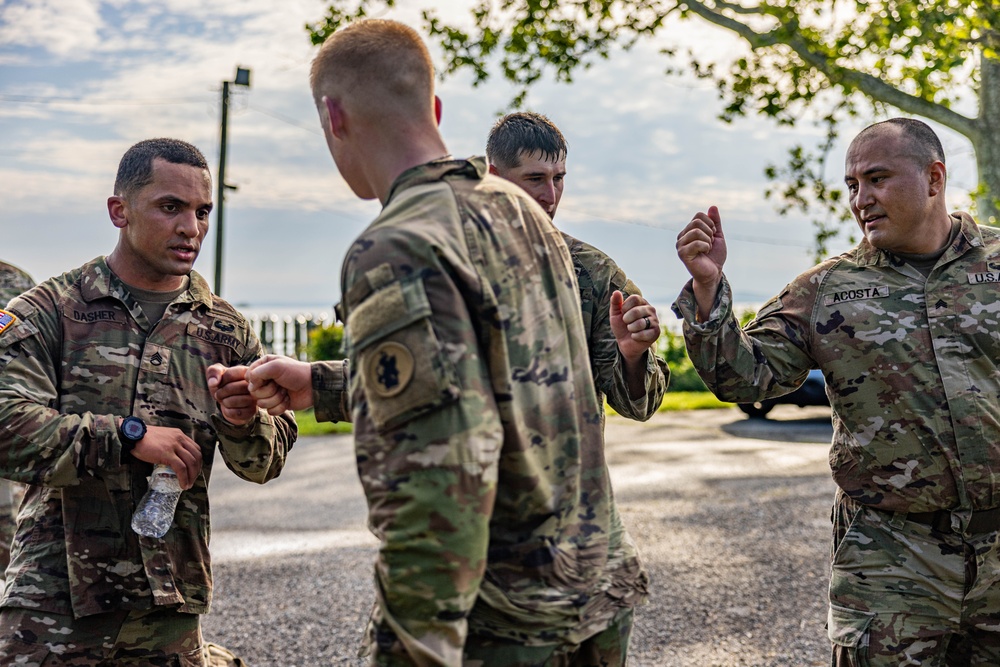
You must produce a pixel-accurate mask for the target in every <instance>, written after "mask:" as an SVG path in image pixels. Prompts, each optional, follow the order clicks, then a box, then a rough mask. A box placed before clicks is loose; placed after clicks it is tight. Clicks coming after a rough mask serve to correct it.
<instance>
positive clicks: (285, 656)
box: [203, 405, 834, 667]
mask: <svg viewBox="0 0 1000 667" xmlns="http://www.w3.org/2000/svg"><path fill="white" fill-rule="evenodd" d="M769 417H770V418H769V419H767V420H749V419H747V418H746V417H745V416H744V415H743V414H742V413H740V412H738V411H737V410H735V409H732V410H706V411H696V412H681V413H662V414H659V415H657V416H655V417H654V418H653V419H652V420H650V421H649V422H646V423H643V424H639V423H635V422H630V421H627V420H624V419H621V418H616V417H613V418H611V419H609V421H608V430H607V450H608V459H609V462H610V466H611V474H612V478H613V483H614V488H615V495H616V498H617V499H618V504H619V508H620V510H621V512H622V515H623V517H624V519H625V523H626V525H627V526H628V528H629V530H630V532H631V534H632V536H633V537H634V539H635V541H636V542H637V543H638V545H639V549H640V553H641V554H642V556H643V558H644V560H645V562H646V565H647V567H648V568H649V571H650V574H651V577H652V589H651V594H650V601H649V603H648V604H646V605H644V606H642V607H640V608H639V610H638V613H637V618H636V627H635V631H634V633H633V638H632V646H631V652H630V665H632V666H633V667H635V666H674V665H677V666H691V667H711V666H719V667H722V666H730V665H753V666H771V665H774V666H777V665H782V666H789V667H806V666H809V665H817V666H819V665H825V664H828V662H829V648H828V643H827V640H826V633H825V630H824V622H825V615H826V603H825V596H826V585H827V577H828V554H829V540H830V521H829V512H830V504H831V501H832V498H833V492H834V485H833V482H832V481H831V479H830V474H829V469H828V464H827V452H828V449H829V442H830V436H831V427H830V419H829V410H828V409H823V408H805V409H800V408H796V407H794V406H785V405H781V406H778V407H776V408H775V409H774V411H773V412H772V413H771V414H770V415H769ZM210 495H211V501H212V524H213V534H212V554H213V559H214V570H215V582H216V589H215V601H214V605H213V610H212V613H211V614H209V615H208V616H206V617H205V619H204V623H203V627H204V633H205V637H206V639H208V640H210V641H215V642H217V643H220V644H223V645H225V646H227V647H229V648H230V649H232V650H234V651H235V652H236V653H237V654H239V655H240V656H241V657H243V658H244V659H245V660H246V661H247V662H248V664H249V665H251V666H253V667H262V666H265V665H274V666H276V667H294V666H299V667H305V666H307V665H308V666H313V665H364V664H365V661H364V660H362V659H359V658H358V657H357V651H358V647H359V642H360V638H361V635H362V632H363V629H364V626H365V622H366V621H367V617H368V612H369V610H370V608H371V604H372V600H373V593H372V583H371V577H372V575H371V572H372V561H373V558H374V554H375V547H376V542H375V540H374V538H373V537H372V536H371V534H370V533H369V532H368V530H367V528H366V527H365V511H366V508H365V502H364V498H363V496H362V493H361V487H360V484H359V483H358V480H357V474H356V471H355V467H354V457H353V451H352V447H351V440H350V436H334V437H321V438H307V439H303V440H302V441H300V442H299V443H297V444H296V446H295V449H294V450H293V452H292V455H291V456H290V457H289V461H288V465H287V467H286V468H285V470H284V472H283V473H282V475H281V477H279V478H278V479H277V480H274V481H273V482H270V483H268V484H267V485H265V486H262V487H258V486H256V485H253V484H249V483H247V482H243V481H242V480H239V479H237V478H236V477H235V476H233V475H231V474H229V473H228V471H226V470H225V469H224V468H223V467H219V468H217V469H216V471H215V476H214V478H213V480H212V486H211V493H210Z"/></svg>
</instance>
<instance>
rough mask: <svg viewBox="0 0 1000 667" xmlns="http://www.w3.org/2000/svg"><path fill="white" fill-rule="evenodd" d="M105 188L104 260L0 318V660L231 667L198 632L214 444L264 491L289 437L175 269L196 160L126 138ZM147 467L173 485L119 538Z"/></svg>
mask: <svg viewBox="0 0 1000 667" xmlns="http://www.w3.org/2000/svg"><path fill="white" fill-rule="evenodd" d="M114 193H115V194H114V196H112V197H109V198H108V203H107V205H108V213H109V215H110V218H111V221H112V223H113V224H114V226H115V227H116V228H118V230H119V236H118V243H117V245H116V247H115V249H114V251H113V252H112V253H111V254H110V255H108V256H106V257H98V258H96V259H94V260H92V261H90V262H88V263H86V264H84V265H83V266H81V267H79V268H77V269H74V270H72V271H69V272H67V273H65V274H63V275H61V276H57V277H55V278H51V279H49V280H47V281H45V282H43V283H41V284H40V285H38V286H36V287H34V288H32V289H30V290H28V291H27V292H25V293H24V294H22V295H21V296H20V297H17V298H15V299H13V300H12V301H11V302H10V304H9V305H8V307H7V309H6V310H3V311H0V371H2V372H0V475H2V476H3V477H6V478H9V479H12V480H14V481H17V482H20V483H23V484H25V485H26V488H27V490H26V493H25V497H24V501H23V503H22V509H21V512H20V513H19V516H18V525H17V531H16V534H15V538H14V542H13V545H12V549H11V564H10V567H9V568H8V575H9V576H8V578H7V581H6V586H5V588H4V592H3V597H2V598H0V663H2V664H17V665H25V666H29V667H30V666H33V665H34V666H38V665H42V664H53V663H54V662H57V663H58V664H72V665H79V666H86V665H101V666H102V667H115V666H122V667H123V666H125V665H133V666H134V665H144V666H149V665H152V666H160V665H163V666H167V665H172V666H173V665H183V666H185V667H188V666H195V665H197V666H201V665H206V664H218V663H223V664H224V663H225V662H226V661H229V660H233V656H232V655H231V654H230V653H228V652H227V651H224V650H222V651H209V649H210V648H211V646H210V645H208V644H206V643H204V642H203V640H202V636H201V626H200V615H201V614H204V613H208V611H209V607H210V604H211V598H212V576H211V559H210V556H209V551H208V535H209V533H210V527H209V512H208V483H209V476H210V473H211V470H212V465H213V463H214V460H215V456H216V445H218V454H219V455H221V457H222V459H223V461H224V463H225V464H226V466H227V467H228V468H229V469H230V470H232V471H233V472H234V473H235V474H236V475H238V476H239V477H241V478H243V479H246V480H248V481H252V482H257V483H264V482H266V481H268V480H270V479H272V478H274V477H276V476H277V475H278V474H279V473H280V471H281V469H282V467H283V465H284V461H285V457H286V455H287V453H288V451H289V449H290V448H291V446H292V444H293V442H294V440H295V436H296V433H297V428H296V426H295V421H294V417H293V416H292V415H291V413H281V414H278V415H276V416H272V415H270V414H268V413H267V412H266V411H265V410H262V409H259V408H258V407H257V406H256V404H255V402H254V401H253V398H252V397H251V396H250V394H249V393H248V390H247V383H246V380H245V374H246V370H247V365H248V364H250V363H251V362H253V361H254V360H256V359H258V358H259V357H260V355H261V353H262V351H263V350H262V348H261V345H260V343H259V341H258V340H257V337H256V336H255V335H254V333H253V331H252V330H251V329H250V327H249V326H248V324H247V322H246V321H245V320H244V318H243V317H242V316H241V315H240V314H239V313H238V312H237V311H236V310H235V309H234V308H233V307H232V306H230V305H229V304H228V303H227V302H225V301H223V300H222V299H221V298H219V297H217V296H215V295H213V294H212V293H211V290H210V289H209V287H208V284H207V283H206V282H205V280H204V278H202V277H201V276H200V275H199V274H198V273H197V272H195V271H194V270H193V269H192V266H193V264H194V262H195V260H196V258H197V256H198V253H199V251H200V249H201V244H202V241H203V240H204V238H205V234H206V233H207V230H208V216H209V212H210V211H211V209H212V188H211V176H210V174H209V171H208V166H207V164H206V162H205V158H204V156H203V155H202V154H201V152H200V151H199V150H198V149H197V148H195V147H194V146H192V145H190V144H188V143H185V142H182V141H178V140H175V139H150V140H146V141H142V142H139V143H137V144H135V145H134V146H132V147H131V148H129V150H128V151H127V152H126V153H125V154H124V156H123V157H122V159H121V162H120V164H119V168H118V174H117V178H116V181H115V189H114ZM126 423H127V425H128V427H127V428H123V424H126ZM154 464H162V465H167V466H169V467H170V468H171V469H172V470H173V471H174V472H175V473H176V474H177V478H178V482H179V483H180V486H181V488H182V489H183V492H182V494H181V497H180V501H179V502H178V504H177V509H176V512H175V515H174V520H173V524H172V525H171V527H170V529H169V531H168V532H167V533H166V535H165V536H164V537H163V538H162V539H156V538H149V537H140V536H139V535H137V534H135V532H134V531H133V530H132V528H131V525H130V524H131V517H132V514H133V512H134V511H135V509H136V505H137V503H138V501H139V500H140V499H141V498H142V496H143V494H144V493H145V491H146V488H147V484H148V481H147V479H148V476H149V475H150V473H151V471H152V468H153V465H154ZM233 662H234V664H239V663H238V661H235V660H234V661H233Z"/></svg>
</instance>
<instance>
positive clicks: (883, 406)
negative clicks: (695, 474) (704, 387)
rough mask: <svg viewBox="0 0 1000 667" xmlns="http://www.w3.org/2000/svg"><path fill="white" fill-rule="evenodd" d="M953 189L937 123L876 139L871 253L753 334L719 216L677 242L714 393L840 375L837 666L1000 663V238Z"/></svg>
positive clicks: (860, 146)
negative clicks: (738, 311) (727, 268)
mask: <svg viewBox="0 0 1000 667" xmlns="http://www.w3.org/2000/svg"><path fill="white" fill-rule="evenodd" d="M946 180H947V171H946V169H945V157H944V150H943V149H942V147H941V142H940V140H939V139H938V137H937V136H936V135H935V133H934V131H933V130H932V129H931V128H930V127H929V126H928V125H927V124H925V123H923V122H921V121H919V120H915V119H907V118H893V119H890V120H887V121H884V122H880V123H876V124H874V125H871V126H869V127H867V128H866V129H864V130H863V131H862V132H861V133H859V134H858V135H857V137H855V139H854V140H853V142H852V143H851V145H850V147H849V148H848V151H847V158H846V169H845V181H846V183H847V191H848V195H849V200H850V207H851V212H852V213H853V215H854V217H855V219H856V220H857V223H858V225H859V226H860V228H861V230H862V232H863V234H864V238H863V239H862V240H861V242H860V243H858V245H856V246H855V247H854V248H852V249H851V250H849V251H847V252H846V253H844V254H842V255H840V256H838V257H834V258H831V259H828V260H826V261H824V262H822V263H820V264H818V265H817V266H815V267H813V268H811V269H809V270H807V271H805V272H804V273H802V274H801V275H799V276H798V277H797V278H795V279H794V280H793V281H792V282H791V283H789V284H788V285H787V286H786V287H785V288H784V289H783V290H782V291H781V293H780V294H779V295H778V296H776V297H775V298H773V299H771V300H770V301H768V302H767V303H766V304H764V305H763V306H762V307H761V309H760V310H759V311H758V313H757V316H756V318H755V319H754V320H753V321H752V322H750V323H749V324H747V325H746V327H745V328H743V329H742V330H741V329H740V327H739V325H738V323H737V321H736V319H735V317H734V315H733V291H732V288H731V287H730V285H729V283H728V281H727V280H726V278H725V276H724V275H723V273H722V268H723V265H724V263H725V260H726V256H727V249H726V240H725V235H724V233H723V229H722V220H721V216H720V214H719V211H718V209H717V208H716V207H714V206H713V207H711V208H709V209H708V211H707V212H700V213H698V214H697V215H695V217H694V219H693V220H692V221H691V222H690V223H689V224H688V225H687V226H686V227H685V228H684V230H683V231H682V232H681V233H680V234H679V235H678V240H677V254H678V256H679V257H680V259H681V261H682V262H683V263H684V265H685V266H686V267H687V269H688V272H689V273H690V274H691V276H692V280H691V281H690V282H689V283H688V284H687V285H686V286H685V288H684V290H683V291H682V292H681V294H680V296H679V297H678V299H677V301H676V302H675V304H674V308H675V311H676V312H677V314H678V315H679V316H681V317H683V320H684V335H685V340H686V343H687V347H688V352H689V354H690V357H691V359H692V361H693V362H694V365H695V367H696V368H697V369H698V371H699V373H700V374H701V376H702V378H703V379H704V380H705V382H706V383H707V384H708V386H709V387H710V388H711V389H712V391H713V392H714V393H715V394H716V396H718V397H719V398H720V399H721V400H724V401H731V402H736V403H749V402H754V401H758V400H761V399H764V398H768V397H772V396H778V395H781V394H782V393H787V392H789V391H791V390H793V389H794V388H795V387H796V386H797V385H799V384H800V383H801V382H802V381H803V379H804V378H805V377H806V374H807V373H808V371H809V370H810V369H812V368H819V369H820V370H821V371H822V372H823V375H824V377H825V379H826V386H827V391H828V394H829V396H830V402H831V405H832V408H833V427H834V435H833V443H832V447H831V450H830V465H831V469H832V471H833V479H834V481H835V482H836V483H837V486H838V487H839V488H838V491H837V497H836V500H835V504H834V509H833V522H834V526H833V550H832V571H831V577H830V591H829V601H830V604H829V614H828V619H827V628H828V634H829V639H830V641H831V642H832V652H833V658H832V664H833V665H835V666H836V667H857V666H859V665H868V666H870V667H888V666H890V665H893V666H895V665H900V664H903V663H904V662H905V664H909V665H947V666H948V667H961V666H963V665H1000V587H998V586H996V585H995V582H996V581H997V579H998V578H1000V544H998V536H1000V533H998V529H1000V507H998V505H1000V369H998V367H997V364H998V360H1000V334H998V332H1000V300H998V298H997V286H998V283H1000V232H998V231H997V230H996V229H994V228H990V227H980V226H978V225H977V224H976V222H975V220H973V218H972V217H971V216H969V215H968V214H966V213H952V214H949V212H948V208H947V203H946V201H945V186H946Z"/></svg>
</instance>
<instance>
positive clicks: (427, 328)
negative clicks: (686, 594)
mask: <svg viewBox="0 0 1000 667" xmlns="http://www.w3.org/2000/svg"><path fill="white" fill-rule="evenodd" d="M433 80H434V77H433V66H432V64H431V62H430V56H429V54H428V53H427V50H426V47H425V46H424V45H423V43H422V42H421V41H420V38H419V36H418V35H417V34H416V33H415V32H414V31H413V30H411V29H409V28H407V27H406V26H403V25H401V24H398V23H394V22H391V21H379V20H369V21H361V22H356V23H354V24H352V25H350V26H348V27H347V28H344V29H342V30H341V31H339V32H337V33H335V34H334V35H333V36H332V37H330V38H329V39H328V40H327V41H326V43H325V44H324V45H323V47H322V48H321V51H320V53H319V55H318V56H317V57H316V59H315V61H314V63H313V69H312V87H313V94H314V97H315V99H316V102H317V106H318V107H319V111H320V116H321V119H322V122H323V127H324V130H325V134H326V138H327V143H328V144H329V147H330V151H331V153H332V155H333V157H334V160H335V162H336V163H337V166H338V168H339V170H340V172H341V174H342V176H343V177H344V179H345V180H346V181H347V183H348V185H349V186H350V187H351V189H352V190H353V191H354V192H355V193H356V194H357V195H358V196H360V197H362V198H374V197H377V198H378V199H379V200H380V201H381V202H382V204H383V209H382V213H381V214H380V215H379V217H378V218H377V219H376V220H375V221H374V222H373V223H372V224H371V225H370V226H369V227H368V229H366V230H365V231H364V232H363V233H362V234H361V236H360V237H359V238H358V239H357V240H356V241H355V242H354V244H353V245H352V246H351V249H350V250H349V252H348V256H347V258H346V259H345V262H344V265H343V269H342V279H341V285H342V287H343V290H344V298H343V301H342V303H341V312H342V314H343V316H344V319H345V322H346V336H345V340H346V347H347V350H348V357H349V359H350V377H349V384H350V394H351V408H352V413H353V415H352V416H353V421H354V424H355V436H354V437H355V447H356V452H357V460H358V470H359V474H360V477H361V481H362V485H363V487H364V490H365V493H366V495H367V498H368V503H369V508H370V511H369V525H370V526H371V528H372V530H373V532H374V533H375V534H376V535H377V536H378V537H379V539H380V540H381V549H380V551H379V557H378V561H377V563H376V606H375V610H374V612H373V616H372V622H371V624H370V626H369V633H368V646H369V648H370V650H371V652H372V661H373V664H377V665H401V664H421V665H455V666H457V665H461V664H463V653H464V654H465V659H466V660H467V662H466V663H465V664H468V665H477V664H482V663H483V661H484V659H483V657H482V656H488V661H489V664H491V665H511V666H513V665H522V664H523V665H527V664H608V665H618V664H623V663H624V661H625V653H624V652H625V649H626V644H627V641H623V640H627V638H623V637H621V636H620V633H619V632H618V629H617V627H618V626H617V624H618V623H620V621H621V619H622V618H623V617H625V616H628V615H631V608H632V606H633V605H634V604H635V602H636V601H637V600H638V599H641V598H642V596H643V595H644V594H645V578H644V573H643V572H642V570H641V568H640V567H639V565H638V563H637V561H636V559H635V558H634V557H630V556H626V555H622V556H618V554H628V553H630V551H629V549H627V548H626V546H625V542H626V541H627V540H628V537H627V534H626V533H625V531H624V529H623V527H622V525H621V522H620V519H619V518H618V516H617V515H616V514H615V511H614V504H613V499H612V496H611V487H610V481H609V479H608V471H607V465H606V463H605V460H604V452H603V447H602V442H601V431H600V412H601V407H600V406H599V405H598V404H597V401H596V397H595V392H594V387H593V381H592V378H591V375H590V371H589V368H588V367H587V365H585V364H579V363H578V362H577V361H576V360H578V359H582V358H584V356H583V355H585V354H586V353H587V352H586V340H585V336H584V331H583V323H582V320H581V316H580V302H579V297H578V295H577V291H576V287H575V284H574V279H573V268H572V265H571V263H570V259H569V254H568V252H567V249H566V246H565V243H563V241H562V239H561V237H560V236H559V232H558V231H557V230H556V229H555V228H554V227H552V225H551V223H550V221H549V220H548V217H547V216H546V215H545V213H544V212H543V211H542V210H541V209H539V208H538V206H537V205H536V204H535V203H534V202H532V201H531V200H530V199H529V198H528V196H527V195H526V194H525V193H524V192H523V191H522V190H521V189H520V188H517V187H516V186H514V185H512V184H510V183H508V182H506V181H504V180H502V179H499V178H495V177H492V176H490V175H488V174H487V167H486V163H485V161H484V160H482V159H481V158H474V159H471V160H454V159H451V158H450V157H449V156H447V152H448V151H447V148H446V147H445V145H444V142H443V140H442V139H441V136H440V134H439V133H438V129H437V120H438V119H439V118H440V106H438V105H439V102H437V99H436V98H435V97H434V93H433V89H434V88H433V87H434V84H433ZM325 368H328V365H323V364H314V365H312V366H310V365H309V364H305V363H302V362H297V361H295V360H291V359H287V358H275V359H269V360H265V361H264V362H263V363H258V364H255V365H254V367H252V368H251V370H250V372H249V373H248V375H247V377H248V379H249V381H250V390H251V392H252V393H253V394H254V396H255V397H256V398H257V400H258V404H259V405H261V406H262V407H265V406H270V407H271V408H272V409H276V410H280V409H284V407H285V406H296V407H297V406H300V405H301V406H305V405H312V404H313V403H314V396H315V402H316V403H317V405H319V404H320V403H321V402H322V400H323V398H324V388H325V387H327V386H336V384H337V382H336V381H335V382H334V383H333V384H332V385H328V384H326V381H327V380H328V379H329V378H325V377H324V376H323V373H324V369H325ZM311 374H312V375H311ZM340 381H342V378H341V380H340ZM631 553H634V551H632V552H631Z"/></svg>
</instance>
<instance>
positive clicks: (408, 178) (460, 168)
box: [385, 156, 489, 206]
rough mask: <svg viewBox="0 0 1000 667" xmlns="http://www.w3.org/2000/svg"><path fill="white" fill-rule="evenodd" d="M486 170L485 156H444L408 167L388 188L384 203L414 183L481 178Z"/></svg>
mask: <svg viewBox="0 0 1000 667" xmlns="http://www.w3.org/2000/svg"><path fill="white" fill-rule="evenodd" d="M488 171H489V169H488V168H487V166H486V158H485V157H482V156H477V157H470V158H469V159H467V160H453V159H450V158H444V159H440V160H433V161H431V162H426V163H424V164H420V165H417V166H416V167H410V168H409V169H407V170H406V171H404V172H403V173H402V174H400V175H399V176H398V177H396V180H395V181H393V183H392V187H391V188H389V196H388V197H386V199H385V205H386V206H387V205H388V204H389V202H390V201H392V198H393V197H395V196H396V195H398V194H399V193H400V192H402V191H403V190H405V189H406V188H411V187H413V186H415V185H423V184H424V183H434V182H436V181H443V180H445V179H447V178H468V179H476V180H482V179H483V178H484V177H485V176H486V174H487V172H488Z"/></svg>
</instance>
